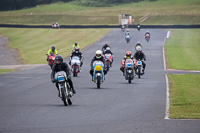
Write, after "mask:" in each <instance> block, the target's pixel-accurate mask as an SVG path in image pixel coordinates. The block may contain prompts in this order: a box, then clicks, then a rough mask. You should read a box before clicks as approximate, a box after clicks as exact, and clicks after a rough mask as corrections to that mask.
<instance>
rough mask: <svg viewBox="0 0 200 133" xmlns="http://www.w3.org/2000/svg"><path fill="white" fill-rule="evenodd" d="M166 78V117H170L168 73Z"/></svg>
mask: <svg viewBox="0 0 200 133" xmlns="http://www.w3.org/2000/svg"><path fill="white" fill-rule="evenodd" d="M165 79H166V109H165V118H164V119H169V106H170V101H169V80H168V77H167V74H165Z"/></svg>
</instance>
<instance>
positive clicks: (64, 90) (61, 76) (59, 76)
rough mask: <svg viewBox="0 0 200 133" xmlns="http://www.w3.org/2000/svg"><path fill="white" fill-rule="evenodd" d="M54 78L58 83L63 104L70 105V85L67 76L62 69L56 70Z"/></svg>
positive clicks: (71, 94)
mask: <svg viewBox="0 0 200 133" xmlns="http://www.w3.org/2000/svg"><path fill="white" fill-rule="evenodd" d="M55 80H56V83H57V84H58V88H59V91H60V94H61V95H60V98H61V99H62V101H63V103H64V105H65V106H68V105H72V96H73V93H72V88H71V87H70V85H69V83H68V81H67V76H66V73H65V72H64V71H60V72H57V73H56V74H55Z"/></svg>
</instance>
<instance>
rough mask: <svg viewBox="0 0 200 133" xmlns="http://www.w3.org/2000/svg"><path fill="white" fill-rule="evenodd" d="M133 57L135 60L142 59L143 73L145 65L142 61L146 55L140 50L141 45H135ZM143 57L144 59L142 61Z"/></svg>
mask: <svg viewBox="0 0 200 133" xmlns="http://www.w3.org/2000/svg"><path fill="white" fill-rule="evenodd" d="M134 58H135V59H136V60H141V61H142V66H143V73H144V70H145V67H146V64H145V63H144V61H146V56H145V54H144V53H143V52H142V47H141V46H136V53H135V54H134ZM143 59H144V61H143Z"/></svg>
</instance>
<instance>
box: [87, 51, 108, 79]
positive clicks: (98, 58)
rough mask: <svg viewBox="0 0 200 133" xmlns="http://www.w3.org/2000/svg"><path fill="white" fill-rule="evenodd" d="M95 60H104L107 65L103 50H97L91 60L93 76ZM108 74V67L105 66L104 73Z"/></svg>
mask: <svg viewBox="0 0 200 133" xmlns="http://www.w3.org/2000/svg"><path fill="white" fill-rule="evenodd" d="M94 61H101V62H103V65H104V66H105V58H104V57H103V56H102V51H101V50H97V51H96V55H95V56H94V57H93V59H92V61H91V64H90V67H91V69H90V74H91V76H92V77H93V72H94V70H93V63H94ZM106 74H107V71H106V69H105V67H104V75H106Z"/></svg>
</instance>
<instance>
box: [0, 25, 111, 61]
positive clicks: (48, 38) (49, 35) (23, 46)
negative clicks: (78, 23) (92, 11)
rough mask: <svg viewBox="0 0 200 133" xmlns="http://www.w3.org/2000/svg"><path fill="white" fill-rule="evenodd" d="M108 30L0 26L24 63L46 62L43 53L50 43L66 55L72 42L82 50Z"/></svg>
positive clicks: (69, 52) (1, 31)
mask: <svg viewBox="0 0 200 133" xmlns="http://www.w3.org/2000/svg"><path fill="white" fill-rule="evenodd" d="M109 31H110V30H109V29H98V30H97V29H17V28H0V34H1V35H3V36H7V37H9V40H10V43H9V46H10V47H12V48H15V49H17V50H18V51H19V52H20V55H21V59H22V60H23V61H24V62H25V63H26V64H44V63H46V55H45V54H46V53H47V51H48V50H49V49H50V48H51V46H52V45H55V47H56V49H57V50H58V53H59V54H60V55H62V56H63V57H67V56H69V55H70V54H71V48H72V45H73V44H74V42H78V43H79V45H80V48H81V50H82V49H83V48H85V47H86V46H88V45H91V44H93V43H94V42H96V41H97V40H99V39H100V38H102V37H103V36H104V35H105V34H107V33H108V32H109ZM94 52H95V51H94Z"/></svg>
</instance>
